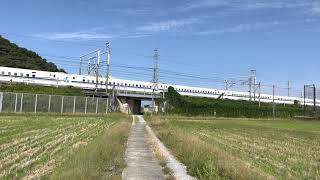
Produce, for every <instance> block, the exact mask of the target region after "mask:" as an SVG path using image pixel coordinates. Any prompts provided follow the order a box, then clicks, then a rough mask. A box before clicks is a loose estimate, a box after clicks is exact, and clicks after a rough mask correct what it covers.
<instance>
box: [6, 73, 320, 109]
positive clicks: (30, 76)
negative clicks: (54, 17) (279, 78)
mask: <svg viewBox="0 0 320 180" xmlns="http://www.w3.org/2000/svg"><path fill="white" fill-rule="evenodd" d="M0 81H1V82H14V83H27V84H38V85H45V86H73V87H77V88H82V89H95V88H96V77H95V76H85V75H77V74H66V73H61V72H47V71H38V70H30V69H20V68H9V67H0ZM105 84H106V78H102V77H99V79H98V86H97V88H98V89H105V87H106V85H105ZM169 86H172V87H174V88H175V90H176V91H178V92H179V93H180V94H181V95H185V96H197V97H208V98H218V97H219V96H221V95H222V94H223V98H224V99H231V100H246V101H249V99H250V97H249V93H248V92H238V91H226V90H219V89H209V88H199V87H190V86H180V85H171V84H163V83H159V84H158V89H157V91H158V92H163V91H164V90H166V89H167V88H168V87H169ZM108 87H109V88H112V87H116V88H117V89H118V90H123V91H134V92H141V93H151V92H152V89H153V84H152V83H151V82H145V81H132V80H125V79H118V78H114V77H112V76H111V77H110V78H109V81H108ZM260 96H261V97H260V101H261V102H265V103H271V102H273V96H272V95H268V94H261V95H260ZM256 99H258V97H256ZM294 101H298V102H299V103H301V104H302V103H303V101H304V100H303V99H302V98H298V97H287V96H275V103H278V104H293V103H294ZM306 104H308V105H313V100H312V99H306ZM318 104H320V101H318V100H317V105H318Z"/></svg>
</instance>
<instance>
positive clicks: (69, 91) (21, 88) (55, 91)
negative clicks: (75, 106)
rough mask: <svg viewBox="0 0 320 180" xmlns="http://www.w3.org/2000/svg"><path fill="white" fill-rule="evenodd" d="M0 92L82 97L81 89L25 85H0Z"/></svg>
mask: <svg viewBox="0 0 320 180" xmlns="http://www.w3.org/2000/svg"><path fill="white" fill-rule="evenodd" d="M0 92H16V93H32V94H52V95H65V96H83V94H82V92H81V89H78V88H73V87H53V86H40V85H26V84H0Z"/></svg>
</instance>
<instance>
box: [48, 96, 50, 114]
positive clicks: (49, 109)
mask: <svg viewBox="0 0 320 180" xmlns="http://www.w3.org/2000/svg"><path fill="white" fill-rule="evenodd" d="M50 111H51V95H49V104H48V112H50Z"/></svg>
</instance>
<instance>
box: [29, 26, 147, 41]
mask: <svg viewBox="0 0 320 180" xmlns="http://www.w3.org/2000/svg"><path fill="white" fill-rule="evenodd" d="M93 29H95V28H93ZM32 36H33V37H36V38H42V39H48V40H67V41H90V40H106V39H134V38H144V37H148V36H150V35H149V34H141V33H140V34H139V33H132V34H130V33H119V34H112V35H109V34H104V33H97V32H94V31H76V32H51V33H40V34H34V35H32Z"/></svg>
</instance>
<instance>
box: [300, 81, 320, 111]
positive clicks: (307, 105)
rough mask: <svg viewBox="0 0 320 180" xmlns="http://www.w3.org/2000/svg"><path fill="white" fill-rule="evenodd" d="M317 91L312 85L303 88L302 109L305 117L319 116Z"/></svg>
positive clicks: (319, 101)
mask: <svg viewBox="0 0 320 180" xmlns="http://www.w3.org/2000/svg"><path fill="white" fill-rule="evenodd" d="M319 93H320V91H319V89H317V87H316V86H315V85H314V84H312V85H305V86H304V99H303V104H304V109H305V112H306V113H305V115H307V116H319V115H320V114H319V113H320V107H319V106H320V96H319Z"/></svg>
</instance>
